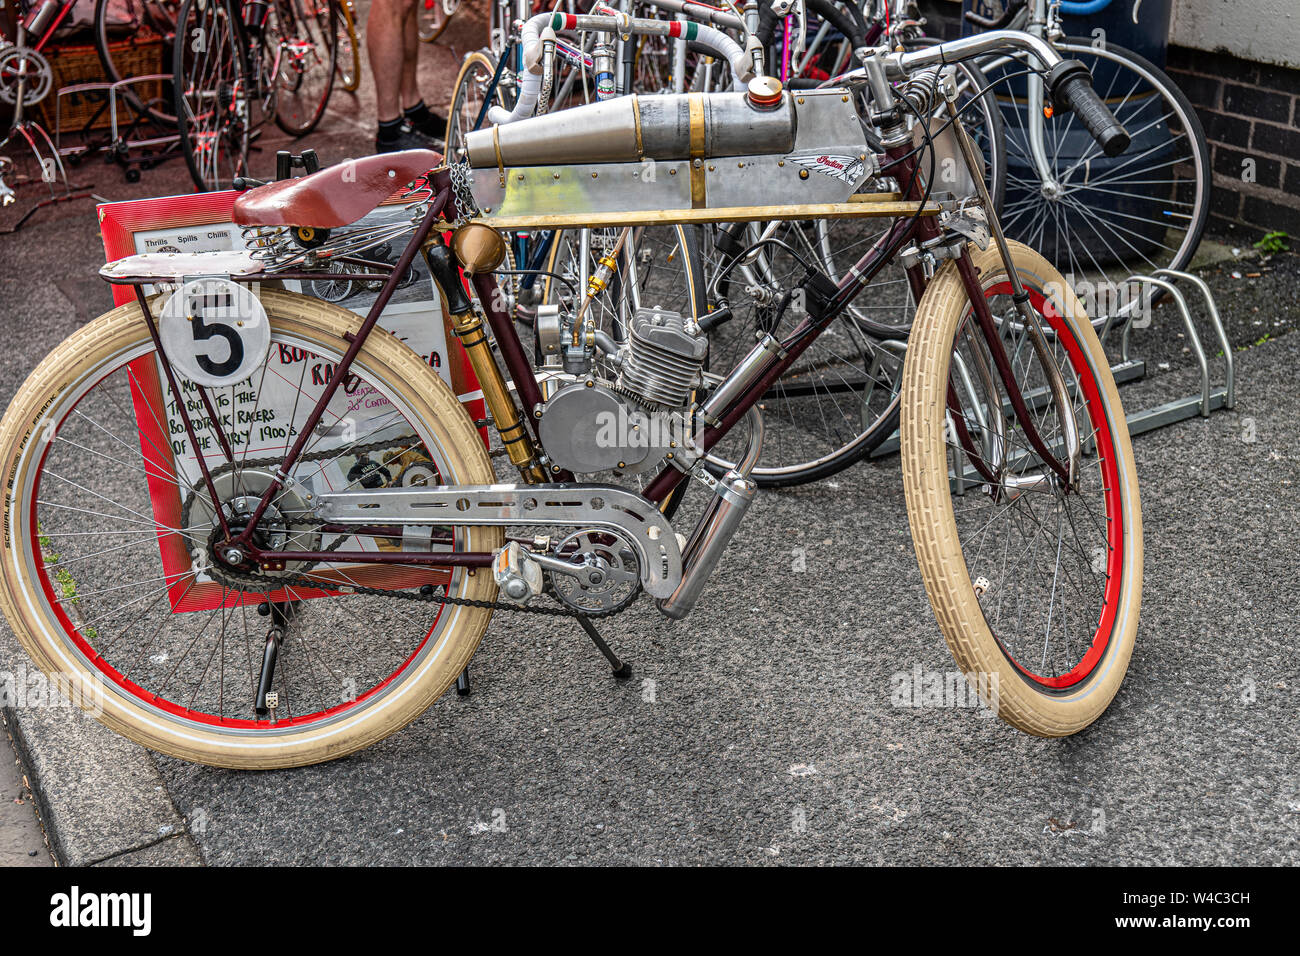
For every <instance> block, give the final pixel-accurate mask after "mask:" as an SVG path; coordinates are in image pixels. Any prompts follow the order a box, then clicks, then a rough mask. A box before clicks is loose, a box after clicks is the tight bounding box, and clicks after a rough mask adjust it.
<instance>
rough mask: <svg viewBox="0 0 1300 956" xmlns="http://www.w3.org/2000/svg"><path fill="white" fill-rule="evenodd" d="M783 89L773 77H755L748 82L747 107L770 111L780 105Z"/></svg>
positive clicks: (779, 82)
mask: <svg viewBox="0 0 1300 956" xmlns="http://www.w3.org/2000/svg"><path fill="white" fill-rule="evenodd" d="M784 92H785V87H783V86H782V85H781V81H780V80H778V79H777V78H776V77H774V76H756V77H754V78H753V79H752V80H750V81H749V87H748V95H749V105H750V106H752V107H754V109H756V110H771V109H775V108H776V107H778V106H780V105H781V95H782V94H783V93H784Z"/></svg>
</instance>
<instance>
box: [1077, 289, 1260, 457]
mask: <svg viewBox="0 0 1300 956" xmlns="http://www.w3.org/2000/svg"><path fill="white" fill-rule="evenodd" d="M1162 277H1163V278H1162ZM1180 279H1181V280H1184V281H1186V282H1187V283H1189V284H1191V285H1192V286H1194V287H1195V288H1196V289H1197V290H1199V291H1200V293H1201V296H1202V298H1203V299H1204V301H1205V310H1206V314H1207V315H1208V316H1209V319H1210V324H1211V325H1212V326H1213V327H1214V334H1215V336H1216V337H1217V338H1218V340H1219V346H1220V348H1221V349H1222V350H1223V365H1224V375H1223V385H1221V386H1218V387H1215V386H1214V385H1213V383H1212V381H1211V376H1210V363H1209V357H1208V356H1207V355H1206V353H1205V347H1204V346H1203V345H1202V344H1201V336H1200V334H1199V333H1198V332H1197V331H1196V323H1195V322H1193V321H1192V313H1191V310H1190V309H1189V308H1188V306H1187V298H1186V296H1184V295H1183V292H1182V290H1181V289H1179V288H1178V286H1177V285H1176V284H1175V283H1176V282H1177V280H1180ZM1127 282H1132V283H1136V284H1137V285H1139V286H1145V287H1148V288H1153V289H1159V290H1161V291H1163V292H1165V293H1167V294H1168V296H1169V298H1170V301H1172V302H1173V303H1174V307H1175V308H1176V309H1177V310H1178V314H1179V317H1180V318H1181V319H1182V321H1183V328H1184V329H1185V330H1186V332H1187V341H1188V343H1189V345H1190V348H1191V350H1192V355H1193V356H1194V357H1195V359H1196V362H1197V364H1198V365H1199V366H1200V369H1201V388H1200V392H1199V393H1198V394H1193V395H1187V396H1184V397H1182V398H1176V399H1174V400H1173V401H1169V402H1165V403H1163V404H1160V405H1155V406H1153V407H1151V408H1147V409H1143V410H1142V411H1137V412H1129V413H1128V415H1127V418H1128V430H1129V433H1130V434H1132V435H1140V434H1142V433H1143V432H1148V431H1151V430H1152V429H1154V428H1162V427H1164V426H1165V425H1172V424H1173V423H1174V422H1181V421H1184V420H1185V419H1188V418H1193V417H1195V416H1197V415H1200V417H1202V418H1208V417H1209V416H1210V412H1212V411H1216V410H1218V409H1220V408H1233V407H1234V406H1235V405H1236V403H1237V397H1236V392H1237V381H1236V368H1235V365H1234V361H1233V354H1232V344H1231V343H1230V342H1229V341H1228V334H1227V332H1226V331H1225V330H1224V328H1223V320H1222V319H1221V318H1220V317H1219V307H1218V305H1217V304H1216V303H1215V301H1214V295H1213V294H1212V293H1211V292H1210V287H1209V285H1208V284H1207V283H1206V282H1205V280H1204V279H1202V278H1200V277H1199V276H1195V275H1192V274H1191V273H1190V272H1181V271H1179V270H1177V269H1157V270H1156V271H1155V272H1154V273H1153V274H1152V275H1134V276H1129V278H1128V279H1127ZM1134 318H1135V317H1134V316H1129V317H1128V318H1126V319H1124V320H1123V322H1122V323H1121V327H1120V333H1119V334H1120V360H1119V361H1118V362H1117V363H1115V364H1113V365H1111V367H1110V370H1111V374H1113V375H1114V376H1115V381H1116V383H1117V384H1118V383H1123V382H1131V381H1135V380H1137V379H1141V378H1143V377H1144V376H1145V375H1146V362H1145V361H1143V360H1142V359H1139V358H1134V357H1133V356H1132V354H1131V352H1130V349H1129V340H1130V337H1131V335H1132V331H1133V327H1134ZM1115 325H1116V323H1115V319H1114V316H1110V317H1108V318H1106V319H1105V320H1104V322H1102V324H1101V327H1100V329H1099V330H1098V333H1097V334H1098V337H1099V338H1100V339H1101V341H1102V344H1103V345H1105V344H1106V338H1107V336H1108V335H1109V333H1111V332H1112V331H1114V327H1115Z"/></svg>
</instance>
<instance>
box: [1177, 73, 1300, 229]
mask: <svg viewBox="0 0 1300 956" xmlns="http://www.w3.org/2000/svg"><path fill="white" fill-rule="evenodd" d="M1166 72H1168V74H1169V75H1170V76H1171V77H1172V78H1173V79H1174V81H1175V82H1176V83H1177V84H1178V85H1179V86H1180V87H1181V88H1182V90H1183V92H1184V93H1186V94H1187V98H1188V99H1189V100H1191V101H1192V105H1194V106H1195V107H1196V111H1197V113H1198V114H1199V115H1200V117H1201V123H1202V124H1203V125H1204V126H1205V135H1206V138H1207V139H1209V141H1210V151H1211V154H1212V155H1211V166H1212V167H1213V169H1214V187H1215V188H1214V198H1213V203H1212V206H1211V210H1210V212H1211V216H1212V219H1211V222H1210V226H1209V228H1210V229H1211V230H1212V231H1215V232H1219V233H1223V232H1229V233H1238V234H1242V235H1244V236H1246V237H1250V238H1255V237H1257V236H1258V235H1261V234H1263V233H1264V232H1267V231H1269V230H1273V229H1281V230H1285V231H1286V232H1288V233H1290V234H1291V235H1292V236H1295V237H1300V129H1297V123H1300V113H1298V112H1297V111H1298V110H1300V70H1289V69H1286V68H1285V67H1280V66H1270V65H1268V64H1266V63H1252V62H1251V61H1249V60H1242V59H1238V58H1237V57H1235V56H1231V55H1229V54H1226V53H1206V52H1203V51H1201V50H1188V49H1184V48H1182V47H1170V49H1169V61H1168V64H1167V66H1166ZM1248 161H1249V162H1248ZM1252 176H1253V179H1254V181H1253V182H1251V181H1250V179H1251V178H1252Z"/></svg>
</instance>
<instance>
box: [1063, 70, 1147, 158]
mask: <svg viewBox="0 0 1300 956" xmlns="http://www.w3.org/2000/svg"><path fill="white" fill-rule="evenodd" d="M1047 86H1048V89H1049V90H1051V93H1052V102H1053V103H1054V104H1055V105H1056V107H1057V108H1058V109H1063V110H1071V111H1073V112H1074V115H1075V116H1077V117H1078V118H1079V122H1081V123H1082V124H1083V126H1084V128H1085V129H1087V131H1088V132H1089V133H1091V134H1092V138H1093V139H1095V140H1096V141H1097V145H1098V146H1100V147H1101V151H1102V152H1103V153H1105V154H1106V155H1107V156H1118V155H1119V154H1120V153H1122V152H1124V150H1126V149H1128V147H1129V143H1130V142H1131V141H1132V138H1131V137H1130V136H1129V134H1128V130H1126V129H1125V128H1124V126H1123V124H1122V123H1120V121H1119V120H1117V119H1116V118H1115V114H1114V113H1112V112H1111V111H1110V108H1109V107H1108V106H1107V105H1106V104H1105V103H1103V102H1102V101H1101V97H1100V96H1098V95H1097V93H1096V91H1095V90H1094V89H1093V88H1092V74H1091V73H1089V72H1088V68H1087V67H1086V66H1084V65H1083V64H1082V63H1080V62H1079V61H1078V60H1062V61H1061V62H1060V63H1058V64H1056V66H1054V67H1052V69H1051V71H1050V72H1049V73H1048V74H1047Z"/></svg>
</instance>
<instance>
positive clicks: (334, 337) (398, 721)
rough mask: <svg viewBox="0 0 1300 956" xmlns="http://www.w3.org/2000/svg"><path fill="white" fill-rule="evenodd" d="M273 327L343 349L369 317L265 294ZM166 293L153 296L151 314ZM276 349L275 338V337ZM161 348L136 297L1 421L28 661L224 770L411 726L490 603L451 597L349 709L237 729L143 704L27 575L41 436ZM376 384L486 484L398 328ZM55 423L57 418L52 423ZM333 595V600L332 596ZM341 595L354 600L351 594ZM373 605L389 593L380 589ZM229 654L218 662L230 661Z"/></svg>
mask: <svg viewBox="0 0 1300 956" xmlns="http://www.w3.org/2000/svg"><path fill="white" fill-rule="evenodd" d="M262 303H263V305H264V306H265V307H266V310H267V313H268V317H269V320H270V325H271V329H272V334H273V336H275V337H277V338H278V339H279V340H281V341H291V342H301V343H304V345H307V346H312V347H315V348H319V349H321V350H322V351H321V352H320V353H318V354H331V355H342V353H343V352H344V351H345V350H346V349H347V348H348V342H347V341H346V340H345V339H344V335H345V334H348V333H355V332H356V331H357V329H358V327H359V325H360V322H361V320H360V319H359V317H358V316H357V315H355V314H354V313H352V312H349V311H347V310H345V309H343V308H340V307H338V306H334V305H330V304H328V303H324V302H321V301H319V300H315V299H311V298H308V297H305V296H301V295H297V294H293V293H288V292H281V291H273V290H266V291H263V292H262ZM156 305H157V300H155V311H156ZM272 347H273V348H274V345H273V346H272ZM149 352H152V344H151V341H150V338H149V333H148V329H147V327H146V325H145V323H144V320H143V316H142V314H141V312H140V308H139V307H138V305H136V304H134V303H132V304H130V305H124V306H121V307H119V308H117V309H114V310H113V311H111V312H108V313H106V314H105V315H102V316H100V317H99V318H98V319H96V320H94V321H93V322H90V323H88V324H87V325H85V326H84V327H82V328H81V329H79V330H78V331H77V332H75V333H74V334H73V335H72V336H70V337H69V338H68V339H67V340H65V341H64V342H63V343H62V344H61V345H60V346H59V347H58V348H56V349H55V350H54V351H53V352H52V353H51V354H50V355H49V356H47V357H46V358H45V360H44V361H42V362H41V364H40V365H39V366H38V367H37V368H36V370H35V371H34V372H32V374H31V375H30V376H29V377H28V379H27V381H26V382H25V383H24V384H23V386H22V388H21V389H20V390H19V392H18V394H17V396H16V397H15V398H14V400H13V402H12V404H11V405H10V406H9V409H8V412H7V413H6V414H5V416H4V419H3V421H2V422H0V463H2V464H3V468H4V475H5V479H6V482H7V487H6V500H5V516H4V522H5V524H4V551H3V563H2V564H0V608H2V609H3V612H4V615H5V617H6V618H7V619H8V621H9V624H10V626H11V627H12V628H13V630H14V632H15V634H16V635H17V636H18V638H19V640H20V641H21V642H22V645H23V647H24V648H25V649H26V650H27V652H28V653H29V654H30V655H31V657H32V660H33V661H35V663H36V664H37V665H39V666H40V667H41V669H42V670H44V671H46V672H47V673H49V674H51V675H55V674H57V675H59V676H60V678H61V679H62V680H63V681H64V682H65V683H66V686H68V687H70V688H71V689H72V690H74V691H76V692H77V694H78V696H79V697H81V699H82V701H84V704H83V706H86V707H87V708H88V709H90V708H91V707H92V705H93V708H94V709H95V710H96V711H97V713H96V716H97V717H98V718H99V719H100V720H101V721H102V722H103V723H104V724H106V725H107V726H108V727H110V728H112V729H113V730H115V731H117V732H118V733H121V734H123V735H125V736H127V737H129V738H130V739H132V740H134V741H136V742H138V743H140V744H142V745H144V746H146V747H149V748H150V749H153V750H156V751H159V752H161V753H166V754H170V755H172V756H175V757H180V758H182V759H185V760H192V761H196V762H199V763H205V764H210V765H213V766H220V767H236V768H249V769H264V768H274V767H292V766H300V765H304V764H312V763H318V762H320V761H324V760H332V759H334V758H336V757H342V756H344V755H346V754H349V753H352V752H354V751H357V750H360V749H362V748H363V747H367V746H369V745H371V744H373V743H375V742H376V741H379V740H382V739H383V738H385V737H387V736H389V735H390V734H392V733H394V732H396V731H398V730H400V729H401V728H402V727H404V726H406V725H407V724H408V723H410V722H411V721H412V720H414V719H415V718H416V717H418V716H419V715H420V714H422V713H423V712H424V711H425V710H426V709H427V708H428V707H429V705H430V704H432V703H433V702H434V701H435V700H436V699H437V698H438V697H439V696H440V695H441V694H442V693H443V692H444V691H445V690H446V689H447V687H448V686H449V685H450V684H451V683H452V682H453V681H454V680H455V679H456V676H457V675H458V674H459V673H460V671H461V670H462V669H463V668H464V667H465V665H466V664H467V663H468V662H469V659H470V657H471V656H472V655H473V653H474V650H475V648H476V647H477V646H478V643H479V640H480V639H481V637H482V636H483V633H484V631H485V630H486V628H487V625H488V621H489V619H490V617H491V610H490V609H483V608H472V607H454V606H447V607H446V608H445V610H444V612H443V614H442V616H439V617H438V618H437V619H436V620H437V621H438V622H443V623H440V624H437V625H435V627H434V629H433V630H431V631H430V634H435V633H436V639H435V638H434V637H430V639H428V640H426V641H425V642H424V644H423V645H422V646H421V648H420V649H419V650H418V651H416V652H415V653H414V655H413V656H412V658H411V659H410V662H409V664H408V665H407V666H406V667H404V668H403V669H401V670H400V671H395V672H394V676H393V678H392V680H391V681H390V683H389V684H387V685H385V686H384V687H382V688H381V689H380V692H378V693H377V694H372V695H370V696H367V697H365V698H364V699H360V700H358V701H357V702H356V703H355V705H353V706H350V707H346V708H343V709H342V710H341V712H340V713H339V714H338V715H337V716H336V717H333V718H330V719H322V720H321V721H318V722H315V723H303V724H302V725H301V727H300V728H299V727H286V728H284V729H283V731H282V732H281V731H279V730H276V729H275V728H270V729H269V730H268V732H266V733H258V732H247V731H244V732H236V731H233V730H227V729H225V728H222V727H220V726H214V725H211V724H209V723H203V722H200V721H196V720H192V719H183V718H181V717H179V716H177V715H176V714H174V713H170V712H167V711H164V710H162V709H160V708H158V707H156V706H152V705H151V704H148V703H146V702H145V701H144V700H142V698H141V697H140V696H137V695H135V694H132V693H130V692H128V691H127V690H125V689H124V688H123V687H122V686H119V684H118V683H115V682H114V681H112V680H109V679H106V677H105V676H104V674H103V673H102V672H101V671H100V670H98V669H97V668H96V667H94V666H92V665H91V664H90V663H89V660H88V658H87V656H86V654H85V653H84V650H83V649H82V648H80V647H79V646H78V645H77V644H76V643H75V642H74V641H72V640H71V639H70V637H69V635H68V634H67V633H66V629H65V628H64V627H63V626H61V625H60V624H59V623H58V620H57V618H56V617H55V616H54V614H53V613H52V611H51V610H50V607H49V605H50V601H49V599H48V596H47V592H46V591H44V590H43V588H42V587H41V586H39V585H38V584H37V580H38V579H39V575H34V574H33V573H32V567H33V564H34V561H40V562H44V560H45V559H44V557H43V556H40V555H39V554H33V552H39V551H40V550H41V548H40V546H37V545H36V544H35V541H34V533H33V532H34V529H33V528H32V527H31V526H30V523H31V520H32V519H31V518H30V517H29V515H30V514H31V509H30V504H31V503H30V502H29V501H28V500H27V499H26V498H25V494H26V493H27V491H28V490H29V489H30V488H31V486H32V479H33V476H34V475H35V474H36V473H38V472H39V471H40V468H41V462H42V461H43V458H44V456H43V454H42V452H41V449H42V447H43V443H42V442H41V441H40V440H39V438H38V436H41V435H42V434H43V433H48V430H49V429H50V428H51V427H54V428H59V427H61V423H62V421H63V418H64V417H65V416H68V415H70V412H69V409H71V408H73V407H75V403H76V401H77V399H78V396H79V395H80V394H85V393H86V392H87V390H88V389H90V388H92V387H93V386H94V385H95V383H96V382H98V381H99V380H100V377H101V376H104V375H106V374H108V372H110V371H111V370H112V369H115V368H119V367H120V366H121V364H122V363H123V362H125V361H127V360H129V359H130V358H133V357H136V356H139V355H142V354H146V353H149ZM354 369H356V370H357V371H358V372H359V373H361V374H362V375H363V376H364V378H365V380H366V381H367V382H370V383H373V384H374V385H376V387H379V386H382V389H384V390H386V395H387V396H388V397H390V398H391V399H392V400H394V403H395V404H400V406H404V409H405V413H406V416H407V420H408V421H409V422H411V423H413V424H414V426H415V428H416V429H417V432H418V433H419V436H420V438H421V439H422V440H423V442H424V446H425V447H426V448H429V449H435V448H436V450H437V454H438V456H439V457H440V461H441V463H442V465H443V467H444V474H443V479H444V481H446V482H447V483H448V484H489V483H491V482H492V481H493V480H494V478H493V471H492V467H491V464H490V462H489V459H488V456H487V453H486V451H485V450H484V447H483V443H482V441H481V439H480V438H479V435H478V433H477V432H476V431H475V429H474V426H473V423H472V421H471V420H470V418H469V417H468V415H467V414H466V413H465V411H464V410H463V409H462V407H461V406H460V404H459V403H458V402H457V400H456V398H455V396H453V394H452V393H451V391H450V389H448V388H447V386H446V385H445V384H444V383H443V381H442V380H441V379H440V378H439V377H438V375H437V374H436V373H435V372H434V371H433V370H432V369H431V368H430V367H429V366H428V364H426V363H425V362H424V361H422V360H421V358H420V356H418V355H416V354H415V353H414V352H413V351H411V350H410V349H409V348H407V347H406V346H404V345H403V344H402V343H401V342H400V341H399V340H398V339H397V338H396V337H394V336H393V335H391V334H389V333H387V332H384V331H382V330H376V331H375V332H373V333H372V334H371V335H370V336H369V337H368V338H367V340H366V343H365V345H364V347H363V348H362V350H361V352H360V354H359V355H358V357H357V360H356V365H354ZM51 422H52V423H54V424H53V426H51V425H49V423H51ZM457 534H458V535H462V534H463V535H464V539H463V540H464V542H465V544H464V550H469V551H492V550H493V549H495V548H497V547H499V546H500V543H501V542H502V540H503V533H502V531H501V530H500V529H491V528H483V527H477V528H460V529H458V530H457ZM449 590H450V593H451V594H452V595H454V596H457V597H463V598H471V599H476V600H481V601H492V600H494V599H495V597H496V586H495V584H494V583H493V579H492V575H491V574H490V573H486V572H483V571H479V572H478V573H475V574H469V573H467V572H466V571H464V570H461V571H459V572H457V574H456V575H455V577H453V579H452V584H451V585H450V587H449ZM324 600H326V601H328V600H333V599H332V598H326V599H324ZM342 600H346V598H344V599H342ZM376 600H389V599H385V598H376ZM224 653H225V652H224V649H223V660H224Z"/></svg>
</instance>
